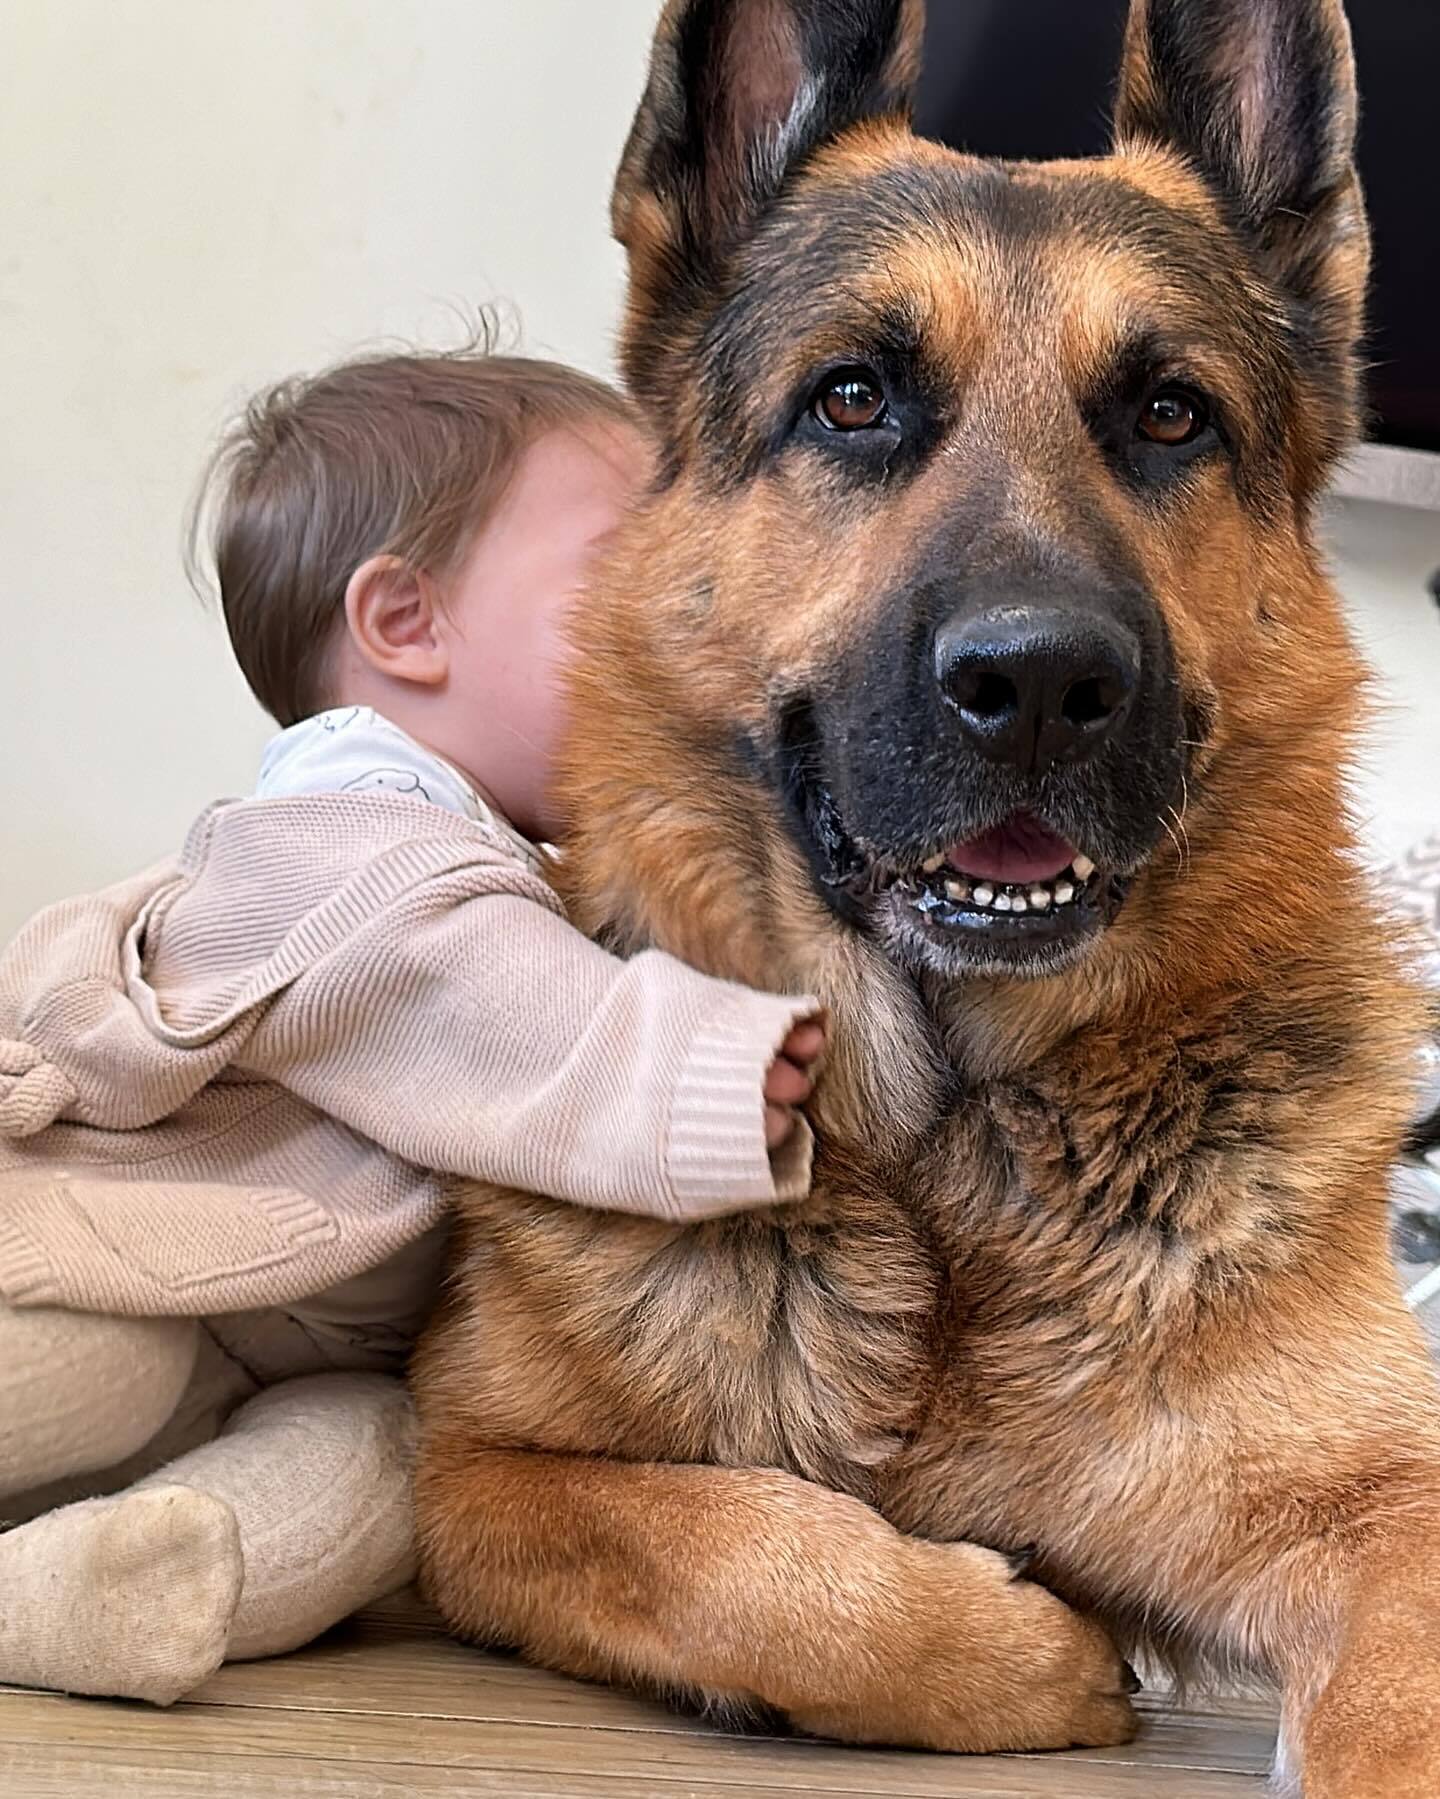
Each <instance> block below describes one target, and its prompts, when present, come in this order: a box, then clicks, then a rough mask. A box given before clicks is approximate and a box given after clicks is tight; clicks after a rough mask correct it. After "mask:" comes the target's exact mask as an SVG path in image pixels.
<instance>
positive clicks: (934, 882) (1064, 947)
mask: <svg viewBox="0 0 1440 1799" xmlns="http://www.w3.org/2000/svg"><path fill="white" fill-rule="evenodd" d="M780 754H781V763H780V767H781V771H782V779H783V782H784V791H785V794H786V797H787V798H788V800H789V802H790V806H791V813H792V817H793V818H794V820H795V823H796V824H797V825H798V826H799V828H800V836H801V840H802V841H803V842H804V843H805V844H806V845H807V847H808V849H809V852H810V861H811V865H812V868H813V869H814V871H815V874H816V878H817V880H818V882H819V885H820V888H821V890H822V892H824V893H825V894H826V895H827V897H828V899H829V901H830V904H831V905H832V906H833V907H834V909H835V910H836V911H838V912H839V913H840V915H841V916H842V917H843V918H845V919H846V920H847V921H848V922H850V923H851V924H854V925H856V926H857V927H858V928H860V929H862V930H871V931H877V932H878V933H879V935H880V936H881V937H882V938H883V939H885V940H887V941H888V942H889V944H890V946H891V948H892V950H893V951H894V952H895V953H896V954H897V955H898V956H899V957H900V958H901V959H903V960H905V961H911V962H916V963H918V964H919V965H920V966H923V967H925V968H928V969H930V970H932V971H934V972H937V973H950V974H962V973H986V972H989V973H993V974H1027V973H1028V974H1046V973H1054V972H1058V971H1059V970H1060V969H1062V968H1064V967H1067V966H1069V965H1070V964H1071V963H1073V962H1074V961H1075V960H1077V959H1078V958H1079V957H1081V956H1083V955H1084V954H1085V952H1086V951H1087V950H1088V948H1089V947H1090V946H1091V945H1092V944H1093V943H1094V942H1095V941H1096V940H1097V939H1098V938H1099V937H1100V936H1102V935H1103V934H1104V932H1105V930H1106V928H1107V927H1108V926H1109V925H1110V924H1111V923H1113V921H1114V919H1115V917H1116V915H1117V914H1118V912H1119V911H1120V908H1121V906H1122V905H1123V904H1124V902H1125V899H1126V897H1127V895H1128V893H1129V890H1130V887H1131V885H1132V882H1133V879H1134V874H1135V871H1136V863H1135V861H1131V862H1129V863H1128V864H1127V865H1126V866H1124V867H1123V868H1122V867H1116V866H1114V865H1113V864H1112V865H1110V866H1105V865H1102V864H1101V863H1100V862H1099V860H1098V856H1092V855H1090V854H1089V853H1087V851H1086V849H1085V848H1084V847H1083V846H1082V845H1081V844H1080V843H1078V842H1076V841H1074V840H1073V839H1072V838H1070V837H1068V836H1064V835H1062V834H1061V832H1060V830H1059V829H1057V828H1056V827H1055V826H1054V825H1052V824H1050V823H1048V822H1046V821H1045V820H1044V819H1043V818H1041V817H1040V816H1039V815H1038V813H1037V812H1033V811H1030V810H1027V809H1023V808H1021V809H1017V810H1015V811H1013V812H1011V813H1010V814H1009V815H1008V816H1007V817H1005V818H1003V819H1002V820H1001V822H1000V823H998V824H995V825H992V826H990V827H989V828H988V829H986V830H984V831H982V832H980V833H978V834H977V835H975V836H970V837H966V838H963V839H960V840H958V841H951V842H949V843H948V844H947V843H945V842H944V841H943V839H942V840H941V841H939V842H936V843H935V844H934V846H933V847H932V849H931V850H930V852H929V853H928V854H925V853H924V852H919V853H916V856H915V860H914V861H913V862H912V861H910V860H909V859H908V858H906V857H903V856H897V855H895V854H894V853H893V852H891V853H886V851H884V850H883V849H880V848H878V846H877V847H875V848H872V847H870V846H868V845H862V844H861V843H860V842H857V840H856V838H855V837H854V836H852V835H851V834H850V832H849V831H848V830H847V829H846V826H845V823H844V820H843V818H842V814H841V811H840V808H839V806H838V805H837V803H836V801H835V798H834V795H833V793H832V791H831V789H830V786H829V784H828V782H827V781H826V780H825V779H824V776H823V774H822V773H821V757H820V749H819V738H818V733H817V731H816V730H815V724H814V718H813V713H812V712H811V711H810V709H809V708H808V707H796V708H794V709H792V711H791V712H790V713H789V714H788V716H787V717H786V719H785V720H784V726H783V729H782V737H781V745H780ZM1072 828H1073V827H1072Z"/></svg>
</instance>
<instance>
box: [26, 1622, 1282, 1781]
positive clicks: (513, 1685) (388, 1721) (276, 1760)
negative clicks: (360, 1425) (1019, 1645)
mask: <svg viewBox="0 0 1440 1799" xmlns="http://www.w3.org/2000/svg"><path fill="white" fill-rule="evenodd" d="M1273 1738H1274V1730H1273V1726H1272V1724H1271V1722H1270V1719H1269V1717H1268V1716H1267V1714H1266V1713H1265V1712H1264V1711H1263V1710H1262V1709H1261V1708H1260V1707H1258V1706H1245V1705H1240V1706H1237V1707H1235V1708H1234V1709H1231V1710H1228V1711H1226V1712H1225V1713H1223V1714H1221V1713H1217V1712H1183V1713H1169V1712H1166V1711H1164V1710H1163V1709H1158V1708H1150V1709H1149V1710H1148V1711H1147V1717H1146V1727H1145V1731H1144V1733H1143V1735H1142V1737H1141V1739H1140V1741H1139V1742H1138V1743H1135V1744H1133V1745H1132V1746H1131V1747H1129V1748H1127V1749H1115V1750H1105V1751H1101V1752H1097V1753H1087V1754H1083V1755H1066V1756H1030V1757H1026V1756H998V1757H984V1758H978V1757H976V1758H967V1757H958V1756H936V1755H909V1754H902V1753H899V1752H884V1753H880V1752H876V1751H871V1750H860V1749H842V1748H835V1747H832V1746H830V1745H828V1744H822V1743H810V1742H800V1741H785V1740H779V1739H776V1738H751V1739H746V1738H733V1737H727V1736H723V1735H721V1734H719V1733H717V1732H716V1731H713V1730H711V1729H708V1728H707V1727H706V1726H705V1725H703V1724H700V1723H697V1722H695V1721H694V1720H692V1719H688V1718H684V1717H677V1716H675V1715H674V1714H672V1713H670V1712H667V1711H664V1710H662V1709H661V1708H659V1707H657V1706H653V1705H648V1704H645V1703H642V1702H641V1701H638V1700H635V1699H631V1698H628V1697H625V1696H624V1695H621V1694H618V1693H612V1692H609V1691H607V1690H605V1689H603V1688H598V1687H589V1686H582V1685H580V1684H578V1683H577V1682H574V1681H568V1680H563V1679H561V1678H559V1677H558V1676H555V1675H549V1674H541V1673H537V1672H536V1671H535V1670H534V1669H531V1668H525V1667H522V1666H521V1665H520V1664H519V1663H518V1662H513V1661H508V1660H504V1659H500V1658H497V1657H490V1656H482V1655H480V1654H478V1653H476V1652H475V1651H473V1650H469V1649H465V1648H462V1647H461V1646H460V1645H459V1644H456V1643H451V1642H449V1641H447V1640H446V1639H445V1637H443V1636H442V1635H441V1634H440V1633H439V1632H438V1631H437V1630H436V1629H435V1628H434V1627H433V1625H432V1624H431V1622H430V1621H429V1619H428V1618H427V1617H426V1615H425V1614H424V1613H423V1612H422V1611H421V1610H420V1609H419V1607H418V1606H417V1605H416V1604H414V1603H413V1602H411V1601H410V1600H408V1599H403V1598H402V1599H400V1600H397V1601H394V1602H392V1603H391V1604H389V1605H387V1606H384V1607H381V1608H379V1609H378V1610H376V1611H374V1612H371V1613H369V1614H367V1615H366V1616H365V1617H363V1618H361V1619H359V1620H357V1621H356V1622H354V1623H353V1624H349V1625H346V1626H345V1627H344V1628H343V1629H341V1630H339V1631H336V1632H334V1633H333V1634H332V1635H331V1636H329V1637H327V1638H326V1639H325V1640H324V1641H323V1642H321V1643H319V1644H316V1645H314V1646H313V1647H312V1648H310V1649H307V1650H305V1651H303V1652H302V1653H300V1654H299V1655H294V1656H290V1657H288V1658H287V1659H285V1660H282V1661H273V1662H255V1663H250V1664H248V1665H238V1666H235V1667H230V1668H225V1669H223V1670H222V1671H221V1673H220V1674H218V1675H217V1676H216V1677H215V1679H214V1680H212V1681H210V1682H209V1683H208V1685H206V1686H205V1687H203V1688H202V1689H201V1690H200V1691H199V1692H198V1693H196V1694H195V1696H194V1697H193V1698H192V1699H191V1700H189V1701H187V1702H186V1703H185V1704H182V1705H178V1706H176V1707H175V1708H174V1709H173V1710H172V1711H168V1712H156V1711H152V1710H150V1709H149V1708H147V1707H143V1706H138V1705H127V1704H123V1703H120V1702H117V1701H111V1700H93V1699H61V1698H56V1697H53V1696H50V1695H47V1694H39V1693H22V1692H18V1691H16V1690H14V1689H5V1688H0V1794H3V1795H4V1799H92V1796H94V1799H141V1796H142V1795H143V1799H251V1796H252V1795H253V1796H255V1799H404V1796H411V1795H413V1796H414V1799H440V1795H446V1796H447V1799H448V1796H449V1795H467V1794H488V1795H492V1796H496V1799H500V1796H503V1799H562V1796H563V1799H739V1795H740V1794H742V1793H743V1794H748V1795H755V1796H759V1799H765V1796H772V1795H773V1796H774V1799H782V1796H783V1799H817V1796H819V1795H824V1796H825V1799H848V1796H850V1795H877V1796H879V1795H883V1796H884V1799H1260V1795H1261V1793H1262V1792H1263V1789H1264V1771H1265V1769H1266V1767H1267V1766H1268V1764H1269V1759H1270V1752H1271V1747H1272V1744H1273Z"/></svg>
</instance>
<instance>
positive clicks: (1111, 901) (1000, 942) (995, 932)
mask: <svg viewBox="0 0 1440 1799" xmlns="http://www.w3.org/2000/svg"><path fill="white" fill-rule="evenodd" d="M745 748H746V750H747V752H748V753H747V755H746V760H747V761H748V762H750V763H751V765H752V767H753V766H756V765H758V764H759V763H761V762H762V760H769V762H770V768H771V772H772V778H774V779H775V781H776V783H777V785H778V787H779V790H780V794H781V797H782V799H783V801H784V804H785V810H786V814H787V818H788V821H789V823H790V827H791V835H792V837H793V839H794V841H795V842H796V844H797V846H798V847H799V848H800V850H801V851H802V853H803V854H804V855H805V858H806V861H807V862H808V864H809V867H810V871H811V876H812V878H813V879H814V881H815V883H816V886H817V888H818V889H819V891H820V892H821V894H822V896H823V897H824V899H825V900H826V903H827V904H828V905H829V906H830V908H831V909H832V911H834V912H835V914H836V915H837V916H838V917H839V918H841V919H842V920H843V921H844V922H845V923H847V924H849V925H850V926H852V928H854V929H856V930H859V931H868V930H870V929H871V928H872V927H873V925H874V922H875V909H876V907H877V906H879V905H880V904H882V903H883V902H884V901H885V900H886V898H887V897H890V896H894V895H895V889H896V888H897V886H899V885H900V884H902V883H903V882H904V881H905V880H906V879H907V878H908V877H910V876H912V875H913V874H914V872H915V871H916V870H917V869H919V867H920V865H921V862H922V861H923V860H924V859H925V857H926V856H927V855H930V854H934V853H936V852H935V851H934V850H933V849H930V850H919V851H916V852H914V853H909V852H907V853H905V854H904V855H903V856H902V855H895V854H882V853H873V852H870V851H867V849H866V848H862V846H861V845H860V844H859V843H858V842H857V841H856V839H855V838H854V837H852V836H851V835H850V833H849V831H848V830H847V829H846V826H845V821H844V817H843V814H842V812H841V810H840V806H839V804H838V802H837V801H836V799H835V796H834V794H833V793H832V791H831V789H830V786H829V783H828V781H827V779H826V776H825V771H824V764H823V754H822V747H821V737H820V731H819V727H818V722H817V720H816V717H815V706H814V701H813V700H812V699H811V698H810V697H809V696H798V697H795V698H792V699H791V700H790V701H788V702H787V703H786V704H785V706H783V707H782V709H781V711H780V715H779V728H778V731H777V734H776V749H775V755H774V757H773V759H762V758H761V757H760V756H758V755H757V754H756V749H755V745H754V744H753V742H748V743H747V744H746V746H745ZM1014 810H1015V808H1014V807H1013V806H1004V805H1001V806H999V807H997V808H996V809H995V815H994V816H993V817H977V818H973V819H968V820H966V821H965V823H964V824H963V826H962V825H960V824H957V825H956V826H955V828H954V830H953V831H951V832H950V833H949V834H948V835H945V834H943V833H942V834H940V837H941V839H943V841H944V842H947V843H958V842H964V841H968V840H969V839H971V838H973V837H976V836H978V835H980V834H981V833H982V832H983V831H985V830H988V829H991V828H993V827H994V826H996V825H1000V824H1003V823H1004V822H1005V820H1006V819H1007V818H1009V817H1011V816H1013V813H1014ZM1072 841H1073V839H1072ZM1136 872H1137V871H1135V870H1127V871H1123V872H1122V871H1113V870H1112V871H1107V872H1106V873H1105V874H1104V875H1103V878H1102V880H1101V882H1100V886H1099V888H1098V890H1097V892H1096V894H1095V895H1094V896H1093V897H1091V898H1090V899H1089V900H1084V901H1082V900H1077V901H1075V902H1074V903H1073V904H1072V905H1070V906H1067V907H1065V908H1063V909H1062V910H1058V911H1051V912H1049V913H1000V912H981V911H978V910H976V911H973V912H970V913H969V914H967V916H966V918H965V920H964V921H963V922H957V923H955V924H953V925H940V924H937V923H934V922H933V921H931V920H928V919H926V918H924V917H922V916H921V914H920V913H919V912H915V913H914V917H913V926H914V928H915V929H917V930H919V931H921V932H923V933H924V934H925V935H926V936H927V937H928V938H929V940H930V941H931V942H933V943H939V944H945V945H950V946H953V947H954V948H956V949H957V950H959V951H960V952H961V953H962V954H963V951H964V946H965V945H966V944H967V943H968V944H975V945H987V946H994V947H996V948H1009V949H1011V950H1013V951H1015V952H1018V954H1019V955H1020V956H1021V957H1023V955H1024V953H1025V951H1026V949H1027V948H1029V949H1033V950H1037V951H1038V950H1042V949H1043V948H1045V947H1047V946H1054V945H1056V944H1064V943H1067V942H1079V941H1082V940H1083V939H1084V938H1086V937H1089V936H1094V935H1098V934H1099V933H1100V932H1101V931H1103V930H1105V929H1106V928H1108V926H1109V925H1110V924H1111V923H1112V922H1113V920H1114V918H1115V916H1116V914H1117V913H1118V912H1119V910H1120V908H1121V906H1122V905H1123V904H1124V901H1125V898H1126V896H1127V894H1128V892H1129V889H1130V886H1131V884H1132V881H1133V879H1134V875H1135V873H1136ZM899 903H900V904H903V903H904V902H903V900H901V901H899ZM1047 921H1048V922H1047Z"/></svg>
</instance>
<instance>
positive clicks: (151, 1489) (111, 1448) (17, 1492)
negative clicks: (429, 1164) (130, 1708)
mask: <svg viewBox="0 0 1440 1799" xmlns="http://www.w3.org/2000/svg"><path fill="white" fill-rule="evenodd" d="M218 1322H219V1321H217V1323H218ZM340 1359H342V1360H343V1359H344V1357H343V1352H342V1354H341V1357H340ZM358 1359H359V1360H360V1362H361V1366H362V1367H363V1366H365V1358H364V1357H363V1356H362V1357H360V1358H358ZM376 1359H377V1358H373V1357H372V1358H370V1362H371V1365H373V1363H374V1361H375V1360H376ZM313 1360H314V1365H316V1366H318V1367H321V1368H324V1369H325V1371H324V1372H316V1373H297V1374H293V1375H292V1376H291V1377H290V1378H281V1379H278V1380H276V1381H275V1383H274V1384H273V1385H264V1386H262V1385H261V1381H260V1380H259V1379H257V1378H256V1373H255V1370H254V1366H253V1364H251V1365H247V1362H246V1361H242V1360H240V1359H237V1357H236V1356H235V1355H233V1354H231V1353H228V1352H227V1351H226V1349H224V1348H222V1347H221V1344H220V1343H219V1342H218V1341H217V1338H216V1335H215V1333H214V1331H213V1330H211V1329H210V1328H208V1327H207V1326H206V1325H204V1324H200V1323H197V1322H195V1321H194V1320H189V1319H148V1318H107V1317H102V1316H93V1315H88V1314H83V1313H76V1312H64V1311H55V1310H48V1309H35V1310H19V1309H16V1310H11V1309H7V1308H5V1307H3V1306H0V1524H8V1525H9V1526H10V1528H8V1529H5V1530H4V1532H3V1534H0V1681H4V1682H10V1683H13V1684H17V1685H25V1686H40V1687H53V1688H58V1689H61V1690H63V1691H66V1692H75V1693H97V1694H105V1695H109V1696H112V1697H121V1698H134V1699H148V1700H150V1701H152V1702H153V1703H155V1704H160V1705H165V1704H169V1703H170V1702H172V1701H173V1700H175V1699H177V1698H179V1697H180V1696H181V1694H183V1693H185V1692H188V1691H189V1690H190V1689H191V1688H192V1687H195V1686H197V1685H199V1683H200V1682H201V1681H203V1680H204V1679H206V1678H207V1677H208V1676H209V1675H210V1674H212V1673H213V1672H214V1671H215V1669H216V1668H218V1667H219V1665H220V1663H221V1662H222V1661H225V1660H245V1659H251V1658H254V1657H257V1656H264V1655H277V1654H280V1653H282V1652H284V1651H285V1650H289V1649H295V1648H298V1647H299V1646H300V1645H301V1644H303V1643H307V1642H309V1641H310V1640H311V1638H312V1637H315V1636H317V1635H318V1634H319V1633H320V1632H321V1631H323V1630H326V1629H328V1628H329V1627H330V1626H331V1625H332V1624H336V1623H338V1622H339V1621H340V1620H341V1619H342V1618H344V1617H347V1616H348V1615H349V1614H350V1613H351V1612H353V1611H355V1610H356V1609H357V1608H358V1607H360V1606H363V1605H366V1604H368V1603H370V1602H371V1601H372V1600H374V1599H377V1598H379V1597H381V1596H382V1595H383V1594H385V1593H388V1592H391V1591H393V1590H394V1589H395V1588H396V1587H399V1586H403V1585H404V1584H405V1582H406V1581H408V1580H409V1579H410V1578H412V1575H413V1572H414V1562H413V1550H412V1543H411V1509H410V1471H411V1462H412V1457H413V1450H414V1416H413V1412H412V1409H411V1405H410V1400H409V1395H408V1394H407V1392H406V1391H405V1388H404V1386H403V1384H402V1383H401V1381H400V1380H398V1379H397V1378H396V1377H395V1376H394V1375H393V1374H381V1373H372V1372H355V1371H351V1370H347V1369H344V1368H339V1369H337V1368H335V1367H334V1366H333V1362H334V1360H335V1357H334V1355H333V1354H332V1353H324V1354H320V1355H317V1356H316V1357H315V1358H313ZM297 1361H298V1365H299V1366H301V1367H303V1366H304V1362H303V1358H296V1357H295V1356H294V1355H293V1353H292V1354H290V1361H289V1365H290V1366H295V1365H297ZM261 1378H262V1379H267V1378H269V1375H268V1373H266V1374H262V1376H261Z"/></svg>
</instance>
